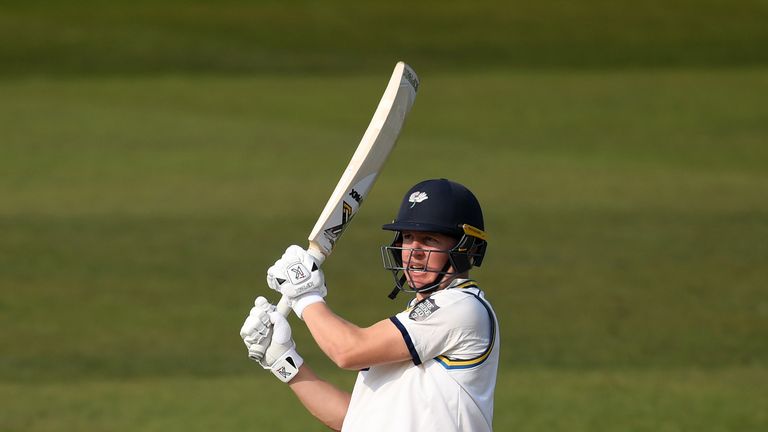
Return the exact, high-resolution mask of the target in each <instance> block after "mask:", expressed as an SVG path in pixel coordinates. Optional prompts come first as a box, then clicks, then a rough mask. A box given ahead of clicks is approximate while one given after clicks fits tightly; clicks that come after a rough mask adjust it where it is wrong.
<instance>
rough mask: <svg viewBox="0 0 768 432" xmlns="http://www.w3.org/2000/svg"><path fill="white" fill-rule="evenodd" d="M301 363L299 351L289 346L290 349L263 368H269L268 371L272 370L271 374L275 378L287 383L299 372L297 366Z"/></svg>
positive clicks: (302, 362) (302, 361) (302, 360)
mask: <svg viewBox="0 0 768 432" xmlns="http://www.w3.org/2000/svg"><path fill="white" fill-rule="evenodd" d="M303 364H304V358H302V357H301V356H300V355H299V353H298V352H296V347H291V348H290V349H288V350H286V351H285V352H284V353H283V355H281V356H280V357H279V358H278V359H277V360H275V361H274V363H272V365H271V366H269V367H264V369H269V370H270V372H272V374H273V375H275V376H276V377H277V379H279V380H280V381H282V382H284V383H287V382H290V381H291V380H292V379H293V378H294V377H295V376H296V374H298V373H299V368H300V367H301V366H302V365H303Z"/></svg>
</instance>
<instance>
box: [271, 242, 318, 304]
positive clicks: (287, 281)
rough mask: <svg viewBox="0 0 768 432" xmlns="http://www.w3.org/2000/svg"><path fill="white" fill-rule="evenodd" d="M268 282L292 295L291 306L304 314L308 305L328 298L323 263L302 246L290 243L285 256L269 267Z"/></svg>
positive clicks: (285, 294)
mask: <svg viewBox="0 0 768 432" xmlns="http://www.w3.org/2000/svg"><path fill="white" fill-rule="evenodd" d="M267 285H269V287H270V288H272V289H273V290H275V291H277V292H279V293H280V294H282V295H284V296H286V297H288V300H289V301H290V305H291V308H293V311H294V312H295V313H296V315H297V316H298V317H299V318H301V314H302V312H304V308H306V307H307V306H309V305H311V304H313V303H317V302H321V301H325V300H324V299H323V297H325V295H326V294H327V293H328V289H327V288H326V287H325V276H324V275H323V271H322V270H321V269H320V266H319V265H317V262H316V261H315V259H314V258H313V257H312V255H310V254H309V252H307V251H306V250H304V249H303V248H302V247H301V246H296V245H293V246H289V247H288V249H286V250H285V253H284V254H283V256H282V257H281V258H280V259H279V260H277V261H276V262H275V264H274V265H273V266H272V267H270V268H269V269H268V270H267Z"/></svg>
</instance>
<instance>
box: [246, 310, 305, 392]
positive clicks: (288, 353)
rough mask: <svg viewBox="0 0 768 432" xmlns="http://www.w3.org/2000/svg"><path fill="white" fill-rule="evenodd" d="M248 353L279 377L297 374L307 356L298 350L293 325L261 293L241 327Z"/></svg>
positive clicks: (283, 377)
mask: <svg viewBox="0 0 768 432" xmlns="http://www.w3.org/2000/svg"><path fill="white" fill-rule="evenodd" d="M240 337H242V338H243V342H244V343H245V346H246V347H247V348H248V357H250V358H251V359H252V360H254V361H256V362H258V363H259V364H260V365H261V367H263V368H264V369H268V370H270V371H271V372H272V373H273V374H274V375H275V376H276V377H277V378H278V379H280V381H283V382H288V381H290V380H291V379H293V377H294V376H296V373H298V371H299V368H300V367H301V365H302V364H304V359H303V358H302V357H301V356H300V355H299V353H297V352H296V343H295V342H294V341H293V339H292V338H291V326H290V325H289V324H288V321H287V320H286V319H285V317H284V316H283V315H281V314H280V313H279V312H277V311H276V310H275V306H273V305H271V304H269V302H268V301H267V299H265V298H264V297H258V298H257V299H256V301H255V302H254V307H253V308H251V312H250V314H249V315H248V317H247V318H246V319H245V323H243V327H242V328H241V329H240Z"/></svg>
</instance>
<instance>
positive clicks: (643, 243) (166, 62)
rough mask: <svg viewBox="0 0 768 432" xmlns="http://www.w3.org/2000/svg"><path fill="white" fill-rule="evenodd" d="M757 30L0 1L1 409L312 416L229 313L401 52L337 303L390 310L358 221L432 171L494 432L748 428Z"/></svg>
mask: <svg viewBox="0 0 768 432" xmlns="http://www.w3.org/2000/svg"><path fill="white" fill-rule="evenodd" d="M766 22H768V2H766V1H765V0H738V1H695V2H694V1H688V0H677V1H659V0H651V1H646V2H640V3H638V2H630V1H625V0H621V1H604V0H589V1H581V2H567V1H542V2H536V3H532V2H520V1H513V2H492V1H476V2H468V1H461V2H458V1H443V2H418V3H416V2H401V1H389V2H380V3H376V4H373V3H371V4H368V3H362V2H352V1H341V0H334V1H326V2H308V1H252V2H246V1H234V0H229V1H210V0H206V1H203V0H197V1H180V0H176V1H174V0H165V1H146V0H134V1H131V2H128V1H119V0H115V1H105V0H103V1H97V0H89V1H72V2H61V1H58V2H57V1H34V0H31V1H29V0H28V1H15V0H6V1H4V2H3V3H2V4H0V290H1V291H0V430H2V431H84V430H94V431H97V430H98V431H101V430H104V431H106V430H109V431H160V430H162V431H175V430H179V431H180V430H185V431H198V430H199V431H203V430H206V431H208V430H240V431H242V430H255V431H271V430H274V431H307V430H324V429H323V428H322V427H320V425H319V424H318V423H316V422H315V421H314V420H313V419H312V418H311V417H310V416H309V415H308V414H306V413H305V412H304V411H303V409H301V408H300V405H299V403H298V402H297V401H296V400H295V399H294V398H293V396H292V395H291V393H290V392H289V391H288V389H286V388H284V386H283V385H282V384H281V383H278V382H277V380H275V379H274V377H272V376H271V375H269V374H267V373H266V372H264V371H262V370H261V368H260V367H258V366H257V365H255V364H253V363H251V362H250V361H249V360H248V359H247V358H246V356H245V351H244V348H243V346H242V342H241V341H240V338H239V335H238V330H239V328H240V325H241V323H242V320H243V318H244V317H245V314H246V313H247V311H248V309H249V306H250V303H251V302H252V300H253V298H254V297H255V296H257V295H260V294H266V295H269V296H271V294H269V293H267V289H266V287H265V283H264V281H263V280H264V273H265V269H266V268H267V267H268V265H269V264H270V263H271V262H272V261H274V259H276V258H277V257H278V256H279V254H280V253H281V252H282V250H283V249H284V248H285V247H286V246H288V245H289V244H291V243H298V244H304V242H305V237H306V235H307V234H308V232H309V230H310V228H311V227H312V225H313V224H314V221H315V218H316V217H317V215H318V213H319V212H320V210H321V209H322V206H323V205H324V204H325V201H326V199H327V197H328V195H329V194H330V192H331V190H332V189H333V187H334V185H335V183H336V181H337V179H338V176H339V175H340V172H341V170H342V169H343V167H344V166H346V163H347V162H348V159H349V157H350V156H351V154H352V152H353V150H354V148H355V146H356V144H357V142H358V141H359V139H360V137H361V136H362V133H363V131H364V130H365V127H366V125H367V124H368V121H369V119H370V116H371V114H372V113H373V110H374V109H375V106H376V103H377V101H378V99H379V97H380V95H381V92H382V91H383V89H384V86H385V85H386V82H387V79H388V77H389V74H390V72H391V69H392V67H393V66H394V64H395V62H396V61H397V60H400V59H402V60H406V61H407V62H409V63H410V64H411V65H412V66H413V67H414V68H415V69H416V71H417V72H418V73H419V75H420V77H421V79H422V87H421V89H420V94H419V97H418V100H417V102H416V105H415V106H414V109H413V111H412V112H411V115H410V117H409V119H408V121H407V124H406V127H405V130H404V132H403V135H402V136H401V139H400V141H399V143H398V147H397V148H396V150H395V152H394V153H393V155H392V156H391V158H390V160H389V162H388V165H387V167H386V169H385V170H384V173H383V174H382V176H381V177H380V179H379V180H378V182H377V184H376V187H375V188H374V191H373V193H372V194H371V195H370V197H369V198H368V200H367V202H366V205H365V207H364V208H363V210H362V212H361V213H360V214H359V215H358V216H357V217H356V219H355V222H354V224H353V225H352V227H351V228H350V229H349V230H348V231H347V232H346V234H345V237H344V239H343V241H342V242H340V243H339V246H338V248H337V249H336V251H335V252H334V256H333V257H332V258H331V259H330V260H328V262H327V264H326V266H325V269H326V277H327V279H328V281H329V282H328V284H329V289H330V294H329V297H328V301H329V303H330V304H331V306H332V307H333V308H334V309H335V310H336V311H337V312H338V313H339V314H340V315H342V316H344V317H346V318H348V319H350V320H351V321H353V322H355V323H357V324H359V325H369V324H371V323H373V322H375V321H377V320H379V319H381V318H385V317H387V316H389V315H391V314H394V313H396V312H397V311H399V310H400V308H402V307H403V301H401V300H399V301H397V302H390V301H389V300H388V299H386V294H387V293H388V291H389V288H390V286H391V285H390V284H391V276H390V275H389V274H388V273H387V272H385V271H384V270H382V268H381V264H380V258H379V251H378V247H379V245H381V244H384V243H387V242H388V241H389V240H390V238H389V235H388V234H387V233H385V232H383V231H381V230H380V229H379V227H380V225H381V224H382V223H385V222H387V221H389V220H390V219H391V218H392V217H393V216H394V214H395V212H396V208H397V205H398V203H399V200H400V198H401V195H402V193H403V192H404V191H405V190H406V189H407V188H408V187H409V186H410V185H412V184H413V183H415V182H417V181H419V180H422V179H425V178H430V177H449V178H451V179H454V180H457V181H460V182H463V183H465V184H466V185H467V186H469V187H470V188H471V189H472V190H474V191H475V193H476V194H477V195H478V197H479V199H480V201H481V202H482V203H483V205H484V209H485V213H486V224H487V231H488V232H489V234H490V236H491V238H490V247H489V252H488V257H487V260H486V262H485V265H484V266H483V268H482V269H479V270H478V271H476V273H475V274H474V276H475V277H476V278H477V279H478V280H479V281H480V282H481V284H482V286H483V287H484V288H485V290H486V292H487V295H488V297H489V298H490V299H491V301H492V302H493V304H494V305H495V308H496V310H497V313H498V315H499V318H500V322H501V327H502V334H501V336H502V342H503V343H502V364H501V366H500V371H499V380H498V384H497V390H496V415H495V429H496V430H500V431H506V430H515V431H553V430H557V431H649V432H650V431H692V430H695V431H765V430H767V429H768V411H766V406H768V369H767V366H768V344H767V343H766V341H767V340H768V284H767V283H766V281H768V105H767V104H766V100H768V49H766V47H768V26H766V25H765V23H766ZM271 297H272V298H274V296H271ZM294 322H296V323H297V325H295V326H294V328H295V332H296V339H297V343H298V345H299V350H300V352H302V354H304V356H305V358H307V360H308V362H309V363H310V364H312V365H313V366H314V368H315V369H316V371H317V372H318V373H319V374H320V375H321V376H323V377H325V378H327V379H329V380H330V381H332V382H334V383H336V384H338V385H340V386H342V387H345V388H348V389H351V387H352V383H353V380H354V375H355V374H354V373H352V372H345V371H339V370H337V369H336V368H335V367H334V366H333V365H332V364H331V363H330V362H329V361H328V360H326V359H325V358H324V356H323V355H322V353H321V352H320V351H319V350H318V348H317V347H316V346H315V344H314V343H313V341H312V340H311V338H310V337H309V335H308V333H307V332H306V330H305V328H304V327H303V326H302V325H301V324H298V321H294ZM382 409H387V407H382Z"/></svg>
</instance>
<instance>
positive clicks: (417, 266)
mask: <svg viewBox="0 0 768 432" xmlns="http://www.w3.org/2000/svg"><path fill="white" fill-rule="evenodd" d="M408 271H412V272H418V273H423V272H426V271H427V267H426V266H424V265H421V264H411V265H409V266H408Z"/></svg>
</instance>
